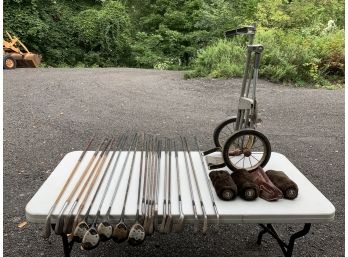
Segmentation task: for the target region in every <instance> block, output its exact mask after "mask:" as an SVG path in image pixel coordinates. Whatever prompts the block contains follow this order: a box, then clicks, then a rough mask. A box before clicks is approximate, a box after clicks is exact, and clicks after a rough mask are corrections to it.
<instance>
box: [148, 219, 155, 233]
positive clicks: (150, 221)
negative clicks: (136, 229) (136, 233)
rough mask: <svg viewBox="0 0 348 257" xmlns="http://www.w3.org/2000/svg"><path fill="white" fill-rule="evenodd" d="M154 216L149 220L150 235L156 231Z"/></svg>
mask: <svg viewBox="0 0 348 257" xmlns="http://www.w3.org/2000/svg"><path fill="white" fill-rule="evenodd" d="M153 222H154V216H151V217H150V219H149V235H152V234H153V231H154V223H153Z"/></svg>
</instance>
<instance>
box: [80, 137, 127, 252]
mask: <svg viewBox="0 0 348 257" xmlns="http://www.w3.org/2000/svg"><path fill="white" fill-rule="evenodd" d="M124 137H125V136H124V135H123V136H121V137H120V139H119V142H118V144H117V148H119V149H120V147H121V145H122V143H123V139H124ZM116 150H117V149H115V151H114V152H113V154H112V156H111V158H110V161H109V163H108V166H107V167H106V170H108V169H109V167H110V165H111V162H112V160H113V158H114V156H115V154H116ZM104 174H106V173H104ZM114 174H115V170H112V173H111V174H110V177H109V180H108V183H107V185H106V187H105V189H104V193H103V196H102V198H101V201H100V203H99V207H98V210H97V214H96V216H95V218H94V220H93V222H92V225H91V227H90V228H89V229H88V230H87V231H86V232H85V234H84V235H83V239H82V244H81V249H83V250H92V249H94V248H96V247H97V246H98V244H99V241H100V237H99V234H98V231H97V221H98V218H99V216H100V210H101V207H102V205H103V203H104V200H105V197H106V193H107V192H108V189H109V186H110V184H111V181H112V178H113V176H114ZM98 189H99V188H98Z"/></svg>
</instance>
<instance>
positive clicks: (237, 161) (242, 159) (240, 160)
mask: <svg viewBox="0 0 348 257" xmlns="http://www.w3.org/2000/svg"><path fill="white" fill-rule="evenodd" d="M244 158H245V156H244V155H243V157H242V158H240V159H239V161H237V162H236V163H235V165H237V163H238V162H240V161H241V160H243V159H244ZM230 160H231V159H230Z"/></svg>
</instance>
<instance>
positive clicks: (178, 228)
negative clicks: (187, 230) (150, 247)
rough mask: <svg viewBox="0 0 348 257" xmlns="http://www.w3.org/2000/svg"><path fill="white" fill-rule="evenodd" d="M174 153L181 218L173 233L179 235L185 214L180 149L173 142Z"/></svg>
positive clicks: (176, 222) (177, 221)
mask: <svg viewBox="0 0 348 257" xmlns="http://www.w3.org/2000/svg"><path fill="white" fill-rule="evenodd" d="M173 145H174V151H175V164H176V180H177V183H178V201H179V213H180V216H179V218H178V219H177V220H176V221H175V222H173V232H175V233H179V232H182V231H183V230H184V218H185V216H184V212H183V210H182V201H181V187H180V169H179V158H178V149H177V147H176V144H175V140H174V141H173Z"/></svg>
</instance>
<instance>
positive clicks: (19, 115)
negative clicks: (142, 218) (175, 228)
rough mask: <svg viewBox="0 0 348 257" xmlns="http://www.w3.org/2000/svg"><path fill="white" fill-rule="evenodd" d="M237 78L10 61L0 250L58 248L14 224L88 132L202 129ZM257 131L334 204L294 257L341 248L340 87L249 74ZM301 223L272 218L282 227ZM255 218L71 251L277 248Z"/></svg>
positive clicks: (270, 252)
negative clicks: (253, 79) (331, 214)
mask: <svg viewBox="0 0 348 257" xmlns="http://www.w3.org/2000/svg"><path fill="white" fill-rule="evenodd" d="M240 84H241V80H240V79H230V80H223V79H193V80H184V79H183V74H182V73H181V72H176V71H155V70H143V69H126V68H122V69H114V68H112V69H111V68H110V69H17V70H14V71H4V256H7V257H12V256H13V257H18V256H26V257H29V256H35V257H37V256H62V255H63V252H62V244H61V239H60V238H59V237H57V236H51V238H50V241H44V240H43V239H42V238H41V234H42V229H43V226H42V225H41V226H40V225H35V224H29V225H27V226H25V227H24V228H18V227H17V225H18V224H19V223H21V222H22V221H24V220H25V211H24V209H25V206H26V204H27V202H28V201H29V200H30V199H31V197H32V196H33V195H34V193H35V192H36V191H37V190H38V189H39V187H40V186H41V184H42V183H43V182H44V181H45V180H46V178H47V177H48V176H49V175H50V173H51V172H52V170H53V169H54V168H55V166H56V165H57V164H58V163H59V161H60V160H61V159H62V157H63V156H64V155H65V154H66V153H68V152H70V151H73V150H80V149H82V147H83V146H84V145H85V143H86V142H87V141H88V139H89V138H90V136H91V135H92V133H93V132H96V133H97V135H98V138H101V137H102V136H104V135H109V134H111V133H113V134H118V133H122V132H125V131H129V130H137V131H146V132H149V133H154V134H158V135H161V136H172V135H174V134H175V133H179V134H182V135H185V136H191V135H197V136H198V137H199V138H200V139H201V140H200V141H201V143H202V148H203V149H204V148H205V149H208V148H210V147H212V146H213V140H212V132H213V129H214V128H215V127H216V125H217V124H218V123H219V122H220V121H221V120H223V119H224V118H226V117H227V116H228V115H231V114H233V113H235V108H236V106H237V100H238V97H239V91H240ZM257 96H258V102H259V108H260V111H259V114H260V116H261V117H262V119H263V124H262V126H261V128H260V129H261V131H263V132H264V133H265V134H267V136H268V138H269V139H270V142H271V144H272V150H273V151H276V152H280V153H282V154H284V155H285V156H287V157H288V158H289V159H290V160H291V161H292V162H293V163H294V164H295V165H296V166H297V167H298V168H299V170H301V171H302V173H304V174H305V175H306V176H307V178H308V179H309V180H310V181H311V182H312V183H313V184H314V185H315V186H316V187H317V188H318V189H319V190H320V191H321V192H322V193H323V194H324V195H325V196H326V197H327V198H328V199H329V200H330V201H331V202H332V203H333V204H334V206H335V207H336V217H335V221H334V222H332V223H330V224H314V225H313V226H312V228H311V231H310V233H309V234H308V235H307V236H305V237H304V238H301V239H299V240H298V243H297V244H296V246H295V250H294V256H330V257H334V256H344V90H335V91H329V90H322V89H320V90H319V89H304V88H292V87H284V86H281V85H277V84H273V83H269V82H267V81H264V80H260V81H259V88H258V92H257ZM300 228H301V227H298V226H291V227H290V228H286V227H285V226H280V232H281V234H282V235H288V234H289V233H290V232H294V231H296V230H298V229H300ZM258 231H259V228H258V227H257V226H256V225H230V226H222V225H221V226H220V228H219V229H216V228H215V227H212V228H211V229H210V230H209V232H208V234H207V235H206V236H202V235H194V236H193V235H192V233H191V230H190V229H186V230H185V232H184V233H183V234H180V235H174V234H170V235H159V234H158V233H157V234H155V235H153V236H152V237H149V238H147V239H146V242H145V243H144V244H142V245H141V246H139V247H131V246H128V245H127V244H126V243H125V244H121V245H116V244H115V243H113V242H107V243H105V244H104V245H103V246H102V247H101V246H99V247H98V248H97V249H95V250H93V251H90V252H87V253H86V252H82V251H80V250H79V249H78V247H77V245H75V247H74V249H73V252H72V256H108V257H110V256H130V255H131V256H169V255H171V256H208V255H210V256H212V255H214V256H243V257H244V256H245V257H250V256H251V257H252V256H255V257H256V256H272V257H274V256H282V253H281V250H280V248H279V247H278V245H277V244H276V243H275V242H274V241H273V240H272V239H271V238H270V236H268V235H267V236H265V237H264V239H265V240H264V241H263V244H262V245H261V246H258V245H257V244H256V238H257V234H258Z"/></svg>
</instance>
